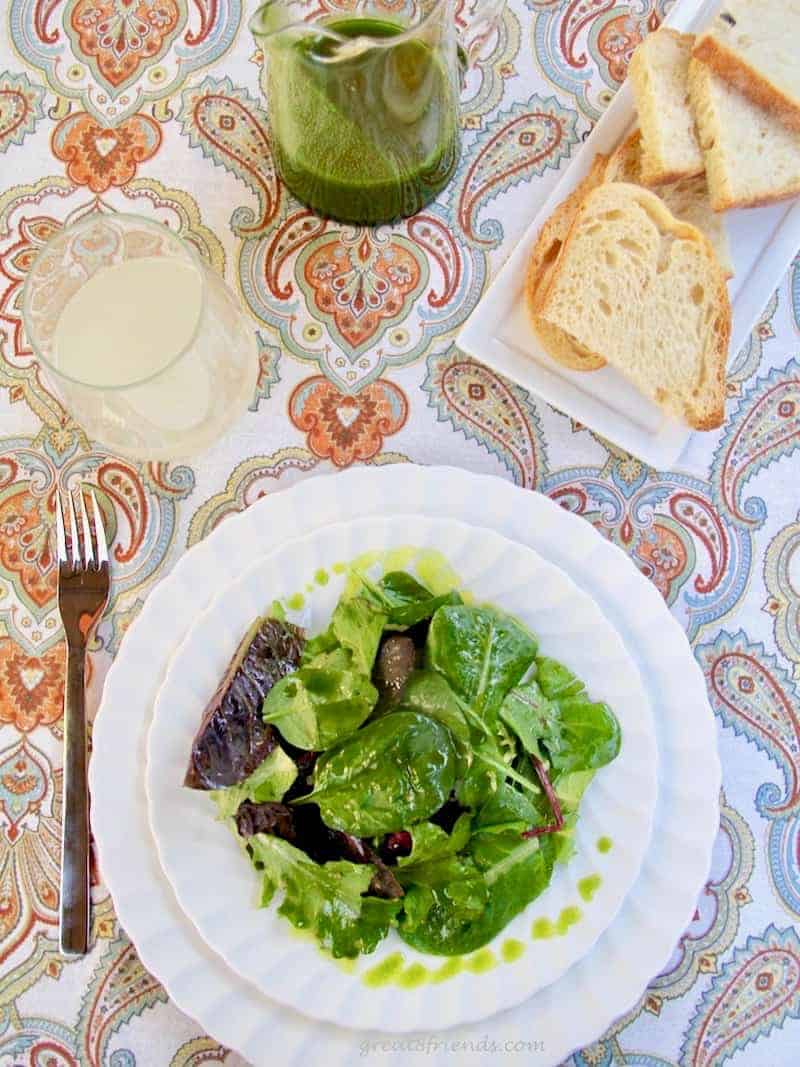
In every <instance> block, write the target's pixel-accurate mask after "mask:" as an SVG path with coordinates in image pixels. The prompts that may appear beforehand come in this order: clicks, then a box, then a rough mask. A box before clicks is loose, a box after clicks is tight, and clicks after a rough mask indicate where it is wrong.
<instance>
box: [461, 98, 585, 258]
mask: <svg viewBox="0 0 800 1067" xmlns="http://www.w3.org/2000/svg"><path fill="white" fill-rule="evenodd" d="M577 118H578V116H577V113H576V112H575V111H570V110H567V109H566V108H564V107H563V106H562V105H561V104H560V103H559V102H558V100H557V99H556V98H555V97H554V96H549V97H541V96H539V95H538V94H537V93H534V94H533V96H531V97H530V98H529V99H528V100H527V101H524V102H517V103H515V104H512V106H511V107H510V108H509V109H508V110H506V111H500V112H498V114H497V115H495V117H494V118H493V119H492V120H491V122H489V124H488V125H487V127H486V129H485V130H483V131H482V132H481V133H480V134H479V135H478V137H477V138H476V139H475V143H474V145H473V146H472V149H471V151H470V152H469V153H468V154H467V155H466V156H465V158H464V159H463V160H462V163H461V165H460V167H459V173H458V175H457V176H456V179H455V181H454V183H453V190H454V191H453V203H454V205H455V208H454V211H453V214H454V215H455V217H456V219H457V221H458V224H459V226H460V227H461V230H462V231H463V233H464V234H465V235H466V236H467V238H469V240H471V241H473V242H474V243H476V244H478V245H482V246H489V247H495V246H496V245H497V244H499V242H500V240H501V239H502V237H503V228H502V226H501V225H500V223H499V222H498V221H497V220H496V219H486V220H484V221H483V222H482V223H481V224H480V226H477V227H476V217H477V214H478V212H479V211H480V210H481V208H483V207H484V206H485V205H486V204H487V203H488V201H489V200H491V199H493V198H494V197H496V196H499V195H500V194H501V193H504V192H506V191H507V190H508V189H510V188H512V187H513V186H515V185H518V184H519V183H520V182H523V181H528V180H530V179H531V178H532V177H534V176H538V175H541V174H543V173H544V171H545V170H546V169H547V168H548V167H551V168H553V169H554V170H558V168H559V167H560V166H561V161H562V160H563V159H565V158H567V157H569V156H570V155H571V153H572V150H573V148H574V147H575V145H576V144H578V143H579V141H580V137H579V135H578V133H577V131H576V122H577Z"/></svg>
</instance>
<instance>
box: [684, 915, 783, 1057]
mask: <svg viewBox="0 0 800 1067" xmlns="http://www.w3.org/2000/svg"><path fill="white" fill-rule="evenodd" d="M797 1018H800V939H798V936H797V933H796V932H795V930H793V929H792V928H791V927H787V928H786V929H785V930H779V929H778V928H777V927H776V926H774V925H770V926H768V927H767V929H766V930H765V931H764V933H763V935H762V936H761V937H748V939H747V941H746V943H745V945H744V947H742V948H738V949H736V951H735V952H734V954H733V957H732V958H731V959H730V960H729V961H728V963H727V964H726V965H725V966H724V967H722V968H721V969H720V971H719V973H718V974H716V975H715V976H714V978H713V980H712V982H711V985H710V987H709V988H708V989H707V990H706V991H705V993H704V994H703V996H702V997H701V999H700V1002H699V1003H698V1005H697V1009H696V1011H695V1015H694V1018H693V1019H692V1021H691V1023H690V1025H689V1030H688V1032H687V1034H686V1038H685V1039H684V1043H683V1047H682V1049H681V1057H680V1062H681V1063H683V1064H691V1065H692V1067H720V1065H721V1064H723V1063H724V1062H725V1061H726V1060H728V1059H730V1057H731V1056H733V1054H734V1053H735V1052H738V1051H739V1050H740V1049H743V1048H744V1047H745V1046H746V1045H748V1044H749V1043H750V1042H751V1041H758V1039H759V1038H761V1037H766V1036H767V1035H768V1034H769V1033H771V1031H772V1030H774V1029H775V1028H776V1027H778V1028H781V1029H782V1028H783V1025H784V1023H785V1021H786V1020H787V1019H797ZM761 1062H762V1063H765V1064H766V1063H770V1062H773V1061H771V1060H770V1059H769V1058H768V1059H766V1060H762V1061H761Z"/></svg>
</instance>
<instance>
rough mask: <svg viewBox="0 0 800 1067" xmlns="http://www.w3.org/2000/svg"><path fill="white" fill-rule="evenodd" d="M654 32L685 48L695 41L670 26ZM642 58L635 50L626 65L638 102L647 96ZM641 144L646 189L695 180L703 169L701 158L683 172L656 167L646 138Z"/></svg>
mask: <svg viewBox="0 0 800 1067" xmlns="http://www.w3.org/2000/svg"><path fill="white" fill-rule="evenodd" d="M656 32H657V33H658V34H660V35H661V36H662V37H669V38H671V39H672V40H674V41H677V42H678V43H679V44H681V45H685V46H686V47H687V48H691V47H692V44H693V42H694V40H695V37H694V34H691V33H679V32H678V31H677V30H674V29H672V27H670V26H661V27H660V28H659V29H658V30H657V31H656ZM640 47H641V46H640ZM643 56H644V52H643V51H640V49H639V48H637V49H636V50H635V51H634V53H633V55H632V56H631V61H630V63H629V65H628V77H629V78H630V81H631V85H632V86H633V91H634V97H636V98H637V99H639V100H641V99H643V98H644V97H645V96H646V94H647V86H646V81H647V74H646V69H645V67H644V62H645V61H644V58H643ZM639 123H640V126H642V125H643V124H642V119H641V115H640V118H639ZM641 144H642V149H641V160H640V167H639V182H640V183H641V184H642V185H645V186H647V187H648V188H654V189H657V188H658V186H660V185H669V184H670V182H677V181H681V180H682V179H684V178H696V177H697V176H698V175H699V174H702V173H703V171H704V169H705V167H704V165H703V161H702V157H701V159H700V162H699V163H698V164H697V166H696V167H688V168H684V169H683V170H676V169H674V168H672V169H666V168H664V167H661V166H659V165H658V162H657V161H656V159H655V157H654V153H653V151H652V145H649V144H648V141H647V138H646V137H642V141H641Z"/></svg>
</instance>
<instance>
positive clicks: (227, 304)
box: [23, 213, 258, 460]
mask: <svg viewBox="0 0 800 1067" xmlns="http://www.w3.org/2000/svg"><path fill="white" fill-rule="evenodd" d="M23 321H24V324H25V331H26V333H27V337H28V340H29V342H30V344H31V346H32V348H33V350H34V352H35V353H36V355H37V356H38V358H39V359H40V360H41V362H42V364H43V365H44V366H45V367H46V368H47V370H48V371H49V372H50V377H51V379H52V384H53V385H54V387H55V389H56V391H57V392H58V394H59V395H60V397H61V399H62V401H63V403H64V405H65V407H66V408H67V410H68V411H69V412H70V413H71V414H72V415H73V417H74V418H75V419H76V420H77V421H78V422H79V423H80V425H81V426H82V427H83V428H84V430H85V431H86V432H87V434H88V435H89V436H90V437H91V438H95V439H96V440H98V441H100V442H102V443H103V444H104V445H105V446H106V447H107V448H109V449H110V450H112V451H114V452H118V453H120V454H122V455H127V456H133V457H136V458H139V459H147V460H172V459H185V458H187V457H190V456H192V455H195V454H197V453H198V452H202V451H203V450H204V449H206V448H208V447H209V446H211V445H212V444H213V443H214V442H215V441H216V440H217V439H218V438H219V437H221V436H222V435H223V434H224V433H225V431H226V430H227V429H228V428H229V427H230V426H231V424H232V423H233V422H234V421H236V419H237V418H239V417H240V416H241V414H242V413H243V412H244V410H245V409H246V407H247V405H248V404H249V403H250V401H251V400H252V398H253V393H254V389H255V383H256V376H257V370H258V348H257V344H256V337H255V331H254V330H253V328H252V326H251V325H250V324H249V322H248V321H247V319H246V317H245V315H244V313H243V311H242V309H241V307H240V305H239V302H238V300H237V298H236V297H235V296H234V294H233V293H232V292H231V290H230V289H228V287H227V286H226V285H225V283H224V281H223V280H222V278H220V277H219V276H218V275H217V274H216V273H215V271H214V270H213V269H212V268H211V267H210V266H208V265H207V264H206V263H204V262H203V260H202V259H201V258H200V256H199V255H197V253H196V252H195V251H194V249H192V248H191V247H190V246H189V245H188V244H187V243H186V242H185V241H184V240H182V239H181V238H180V237H178V236H177V235H176V234H175V233H173V232H172V231H171V230H170V229H168V228H167V227H166V226H165V225H163V224H159V223H156V222H151V221H150V220H148V219H144V218H141V217H139V216H137V215H126V214H122V213H113V214H103V215H92V216H89V217H88V218H86V219H84V220H82V221H81V222H79V223H76V224H75V225H72V226H68V227H66V228H65V229H63V230H61V231H60V232H59V233H58V234H57V235H56V236H55V237H53V238H52V239H51V240H50V242H49V243H48V244H47V245H45V246H44V248H43V249H42V250H41V252H40V253H39V255H38V257H37V259H36V261H35V263H34V264H33V266H32V268H31V270H30V272H29V273H28V277H27V279H26V282H25V292H24V296H23Z"/></svg>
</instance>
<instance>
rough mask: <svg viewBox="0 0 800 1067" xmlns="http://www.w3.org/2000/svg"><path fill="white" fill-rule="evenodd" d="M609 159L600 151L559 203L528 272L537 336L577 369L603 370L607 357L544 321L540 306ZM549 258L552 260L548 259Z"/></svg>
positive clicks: (548, 349) (529, 304)
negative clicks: (586, 200)
mask: <svg viewBox="0 0 800 1067" xmlns="http://www.w3.org/2000/svg"><path fill="white" fill-rule="evenodd" d="M607 162H608V159H607V157H606V156H604V155H602V154H598V155H596V156H595V158H594V159H593V161H592V166H591V168H590V170H589V173H588V174H587V175H586V177H585V178H584V179H583V181H581V182H579V184H578V185H577V186H576V187H575V189H574V190H573V191H572V193H570V195H569V196H568V197H567V199H566V200H564V201H563V202H562V203H561V204H559V205H558V207H557V208H556V209H555V211H554V212H553V214H552V215H551V216H550V218H549V219H548V220H547V222H545V224H544V226H542V228H541V230H540V231H539V236H538V237H537V239H536V244H535V245H534V247H533V252H532V253H531V258H530V259H529V260H528V269H527V271H526V274H525V304H526V307H527V309H528V317H529V318H530V321H531V325H532V326H533V328H534V331H535V332H536V336H537V337H538V338H539V340H540V341H541V343H542V346H543V347H544V349H545V351H546V352H547V354H548V355H549V356H550V357H551V358H552V359H554V360H555V361H556V362H557V363H560V364H561V365H562V366H564V367H568V368H569V369H570V370H576V371H593V370H599V369H600V368H601V367H605V365H606V361H605V360H604V359H603V358H602V356H598V355H595V353H594V352H590V351H589V350H588V349H587V348H585V347H584V346H583V345H580V344H578V342H577V341H576V340H575V339H574V338H571V337H570V335H569V334H568V333H566V332H565V331H563V330H560V329H559V328H558V327H557V326H553V325H552V324H551V323H548V322H544V321H543V320H542V319H541V318H540V317H539V315H538V308H539V306H540V304H541V301H542V298H543V296H544V294H545V292H546V291H547V288H548V286H549V284H550V281H551V278H552V274H553V269H554V267H555V263H556V261H557V257H558V250H560V247H561V245H563V243H564V241H565V240H566V236H567V233H568V231H569V228H570V223H571V221H572V218H573V217H574V216H575V214H577V212H578V210H579V208H580V205H581V203H582V202H583V200H584V198H585V197H586V195H587V194H588V193H590V192H591V190H592V189H594V188H595V187H596V186H598V185H600V184H601V182H602V181H603V176H604V174H605V169H606V164H607ZM556 246H558V247H557V248H556ZM554 250H555V254H554ZM548 260H552V262H549V263H548Z"/></svg>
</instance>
